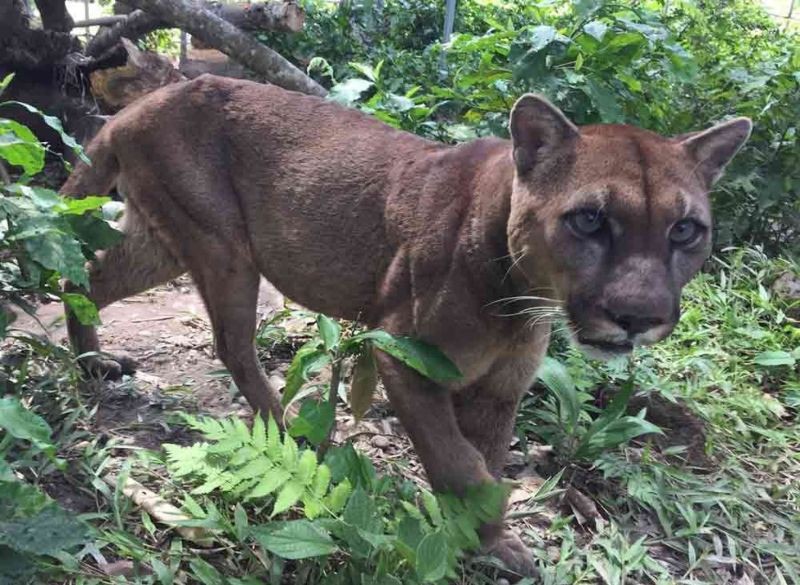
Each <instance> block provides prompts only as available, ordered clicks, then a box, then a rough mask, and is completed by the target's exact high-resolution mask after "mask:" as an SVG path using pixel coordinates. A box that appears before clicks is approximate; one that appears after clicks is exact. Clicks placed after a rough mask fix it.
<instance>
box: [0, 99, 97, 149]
mask: <svg viewBox="0 0 800 585" xmlns="http://www.w3.org/2000/svg"><path fill="white" fill-rule="evenodd" d="M5 103H6V104H15V105H17V106H20V107H21V108H25V109H26V110H28V111H29V112H31V113H32V114H38V115H39V116H40V117H41V118H42V120H44V123H45V124H47V125H48V126H50V128H52V129H53V130H55V131H56V132H58V135H59V136H60V137H61V141H62V142H63V143H64V145H65V146H67V147H69V148H71V149H72V151H73V152H74V153H75V154H76V155H77V156H78V158H80V159H81V160H82V161H83V162H85V163H87V164H91V161H90V160H89V158H88V157H87V156H86V154H85V153H84V152H83V147H82V146H81V145H80V144H78V142H77V141H76V140H75V139H74V138H73V137H72V136H70V135H69V134H67V133H66V132H65V131H64V127H63V126H62V125H61V120H59V119H58V118H56V117H55V116H48V115H47V114H45V113H44V112H42V111H41V110H39V109H37V108H34V107H33V106H32V105H30V104H26V103H23V102H17V101H8V102H5Z"/></svg>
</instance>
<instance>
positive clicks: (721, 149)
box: [680, 118, 753, 188]
mask: <svg viewBox="0 0 800 585" xmlns="http://www.w3.org/2000/svg"><path fill="white" fill-rule="evenodd" d="M752 129H753V123H752V122H751V121H750V119H749V118H734V119H733V120H728V121H727V122H722V123H721V124H717V125H716V126H712V127H711V128H709V129H708V130H704V131H702V132H696V133H694V134H689V135H688V136H686V137H680V143H681V144H682V145H683V147H684V148H685V149H686V150H687V151H688V152H689V154H690V155H691V156H692V158H694V160H695V161H696V163H697V166H696V170H697V172H698V173H699V174H700V176H701V177H702V178H703V181H704V182H705V184H706V187H708V188H710V187H711V186H712V185H713V184H714V183H715V182H716V181H717V179H719V178H720V177H721V176H722V171H723V170H724V169H725V165H727V164H728V163H729V162H730V161H731V159H732V158H733V157H734V155H735V154H736V153H737V152H738V150H739V149H740V148H741V147H742V146H743V145H744V143H745V142H747V139H748V138H749V137H750V132H751V130H752Z"/></svg>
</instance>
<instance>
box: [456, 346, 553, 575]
mask: <svg viewBox="0 0 800 585" xmlns="http://www.w3.org/2000/svg"><path fill="white" fill-rule="evenodd" d="M538 353H541V352H533V355H530V354H528V355H525V356H524V357H520V358H517V359H504V360H501V361H500V362H498V363H497V364H496V365H495V366H494V367H493V368H492V370H491V371H490V373H489V374H488V375H487V376H485V377H484V378H483V379H481V380H479V381H478V382H477V383H475V384H473V385H472V386H470V387H468V388H465V389H464V390H461V391H459V392H457V393H455V394H454V395H453V405H454V409H455V412H456V418H457V420H458V426H459V428H460V429H461V432H462V433H463V434H464V436H465V437H466V438H467V439H468V440H469V441H470V443H472V444H473V445H474V446H475V448H477V449H478V451H480V453H481V454H482V455H483V457H484V460H485V462H486V466H487V469H488V470H489V472H490V473H491V474H492V476H494V478H496V479H497V480H499V479H500V478H501V475H502V472H503V467H504V466H505V462H506V458H507V456H508V447H509V443H510V442H511V437H512V435H513V432H514V422H515V419H516V415H517V409H518V407H519V402H520V400H521V398H522V396H523V394H524V393H525V391H526V390H527V389H528V387H529V386H530V384H531V383H532V382H533V379H534V375H535V373H536V369H537V367H538V364H539V362H540V356H539V355H538ZM481 538H482V540H483V543H484V548H485V550H486V551H487V552H489V553H491V554H493V555H495V556H497V557H499V558H501V559H502V560H503V561H504V562H505V563H506V565H507V566H508V567H509V568H510V569H512V570H514V571H516V572H519V573H521V574H524V575H531V574H535V573H536V567H535V565H534V562H533V555H532V554H531V551H530V550H529V549H528V548H527V547H526V546H525V544H524V543H523V542H522V541H521V540H520V538H519V537H518V536H517V535H516V534H514V533H513V532H511V531H510V530H507V529H506V528H505V526H504V525H503V521H502V519H501V520H499V521H498V522H495V523H492V524H487V525H484V526H483V527H482V528H481Z"/></svg>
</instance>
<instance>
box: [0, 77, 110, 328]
mask: <svg viewBox="0 0 800 585" xmlns="http://www.w3.org/2000/svg"><path fill="white" fill-rule="evenodd" d="M10 79H11V77H10V76H9V77H8V78H6V81H5V82H4V85H7V84H8V83H9V82H10ZM8 103H14V104H16V105H19V106H22V107H25V108H26V109H28V110H29V111H31V112H33V113H36V114H39V115H41V116H42V119H43V120H44V121H45V122H46V123H47V124H48V126H50V127H51V128H53V129H54V130H56V131H58V132H59V133H60V135H61V137H62V140H63V141H64V143H65V144H66V145H68V146H70V147H72V148H73V149H74V150H75V152H76V154H78V155H79V156H80V157H82V158H83V159H85V158H86V157H85V155H84V154H83V151H82V149H81V147H80V146H79V145H78V144H77V143H76V142H75V141H74V140H73V139H72V138H71V137H69V136H68V135H67V134H65V133H64V130H63V128H62V127H61V122H60V121H59V120H58V119H57V118H55V117H53V116H47V115H45V114H43V113H41V112H39V111H38V110H36V109H35V108H33V107H31V106H28V105H26V104H22V103H20V102H3V103H2V104H0V105H3V104H8ZM45 152H46V146H45V145H44V144H42V143H40V142H39V141H38V140H37V139H36V137H35V136H34V135H33V133H32V132H31V131H30V130H29V129H28V128H27V127H25V126H23V125H22V124H19V123H18V122H15V121H13V120H7V119H4V118H0V159H3V160H5V161H6V162H7V163H8V164H10V165H12V166H14V167H19V168H20V169H21V170H22V176H21V177H20V178H19V179H18V181H17V182H14V183H10V184H3V185H0V236H2V239H0V297H1V298H2V299H3V301H4V302H10V303H12V304H15V305H17V306H19V307H20V308H22V310H24V311H25V312H27V313H29V314H33V313H34V307H33V305H31V304H30V302H29V301H28V300H27V297H29V296H30V295H31V294H46V295H54V296H58V297H60V298H61V299H62V300H63V301H64V302H66V303H67V304H69V305H70V307H72V309H73V310H74V311H75V313H76V315H77V316H78V317H79V318H80V319H81V321H83V322H86V323H94V322H97V319H98V317H97V311H96V310H95V308H94V306H93V305H92V304H91V303H90V302H89V301H88V300H87V299H86V298H85V297H84V296H83V295H80V294H78V293H62V292H61V289H60V286H59V278H60V277H66V278H68V279H70V280H72V281H73V282H75V283H76V284H81V285H87V284H88V281H87V277H86V272H85V270H84V264H85V263H86V260H87V258H91V254H92V252H93V251H94V250H97V249H99V248H104V247H108V246H109V245H111V244H113V243H114V242H116V241H117V238H118V233H117V232H116V231H115V230H113V229H112V228H111V227H110V226H109V225H108V224H107V223H106V222H105V220H104V219H103V217H102V214H101V213H100V209H101V207H102V206H103V204H104V203H106V202H108V201H109V199H108V198H104V197H87V198H84V199H70V198H65V197H62V196H60V195H59V194H58V193H55V192H54V191H52V190H50V189H46V188H44V187H37V186H34V185H32V184H30V183H31V180H32V178H33V177H34V176H35V175H36V174H37V173H39V172H40V171H41V170H42V169H43V168H44V163H45ZM9 315H10V313H8V312H7V311H4V312H3V313H2V319H0V336H2V337H5V335H6V329H7V326H8V321H7V320H8V318H9Z"/></svg>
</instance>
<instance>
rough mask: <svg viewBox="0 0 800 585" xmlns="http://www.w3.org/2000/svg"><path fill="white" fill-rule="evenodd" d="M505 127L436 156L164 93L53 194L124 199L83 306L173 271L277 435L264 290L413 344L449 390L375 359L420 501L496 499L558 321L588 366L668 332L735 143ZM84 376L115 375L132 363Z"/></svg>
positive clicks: (367, 121)
mask: <svg viewBox="0 0 800 585" xmlns="http://www.w3.org/2000/svg"><path fill="white" fill-rule="evenodd" d="M509 127H510V133H511V140H501V139H498V138H483V139H479V140H475V141H474V142H470V143H467V144H461V145H458V146H449V145H444V144H439V143H436V142H432V141H429V140H426V139H423V138H420V137H418V136H415V135H412V134H408V133H405V132H401V131H398V130H395V129H393V128H390V127H389V126H386V125H384V124H383V123H381V122H379V121H378V120H376V119H373V118H371V117H368V116H366V115H364V114H362V113H360V112H358V111H356V110H352V109H347V108H344V107H341V106H339V105H337V104H334V103H331V102H329V101H325V100H323V99H320V98H316V97H310V96H306V95H301V94H299V93H294V92H289V91H285V90H282V89H280V88H278V87H275V86H270V85H261V84H257V83H253V82H249V81H240V80H231V79H226V78H218V77H213V76H202V77H200V78H198V79H196V80H193V81H189V82H183V83H177V84H175V85H171V86H168V87H166V88H163V89H161V90H158V91H156V92H155V93H152V94H150V95H148V96H146V97H145V98H143V99H142V100H140V101H137V102H136V103H134V104H132V105H131V106H129V107H127V108H126V109H124V110H123V111H121V112H120V113H119V114H117V115H116V116H114V117H113V118H112V119H111V120H110V121H109V122H108V124H107V125H106V126H105V127H104V128H103V129H102V130H101V131H100V132H99V134H98V135H97V137H96V138H95V139H94V140H93V141H92V143H91V144H90V146H89V147H88V155H89V157H90V158H91V160H92V165H91V166H88V165H83V164H81V165H79V166H78V167H77V169H76V170H75V172H74V173H73V174H72V176H71V177H70V178H69V180H68V181H67V183H66V184H65V185H64V187H63V189H62V192H63V193H64V194H68V195H71V196H83V195H86V194H96V193H106V192H108V191H109V189H111V188H112V186H114V185H117V186H118V187H119V189H120V190H121V191H122V192H123V193H124V194H125V196H126V197H127V211H126V217H125V227H124V232H125V238H124V239H123V241H122V242H121V243H119V244H118V245H116V246H115V247H113V248H111V249H109V250H108V251H106V252H105V253H103V254H102V255H101V256H100V257H99V258H98V259H97V260H96V261H95V262H93V263H92V265H91V267H90V282H91V287H90V289H89V290H88V294H89V296H90V298H91V299H92V300H93V301H94V302H95V303H96V304H97V306H98V307H100V308H102V307H104V306H106V305H108V304H109V303H112V302H114V301H116V300H119V299H122V298H123V297H127V296H129V295H133V294H136V293H139V292H141V291H144V290H145V289H148V288H150V287H153V286H155V285H157V284H159V283H162V282H164V281H166V280H168V279H171V278H174V277H176V276H178V275H180V274H182V273H184V272H186V271H188V272H189V273H190V274H191V276H192V277H193V279H194V281H195V282H196V284H197V287H198V288H199V290H200V292H201V294H202V297H203V299H204V301H205V304H206V307H207V309H208V313H209V315H210V318H211V321H212V324H213V329H214V336H215V343H216V347H217V350H218V353H219V357H220V358H221V359H222V361H223V362H224V363H225V365H226V366H227V368H228V369H229V370H230V372H231V374H232V376H233V379H234V380H235V382H236V385H237V386H238V388H239V389H240V390H241V392H242V393H243V394H244V396H245V397H246V398H247V400H248V401H249V403H250V404H251V406H252V407H253V409H255V410H257V411H260V412H262V413H272V414H273V415H275V416H276V417H279V418H280V416H281V414H282V412H281V406H280V398H279V395H278V392H277V391H276V390H275V389H274V388H273V387H271V386H270V384H269V382H268V381H267V379H266V377H265V375H264V373H263V372H262V370H261V368H260V367H259V363H258V361H257V359H256V351H255V348H254V344H253V337H254V331H255V327H256V301H257V292H258V283H259V278H260V276H261V275H263V276H265V277H266V278H267V279H268V280H269V281H270V282H271V283H273V284H274V285H275V286H276V287H278V289H280V290H281V291H282V292H283V293H284V294H285V295H286V296H288V297H289V298H291V299H292V300H294V301H296V302H298V303H300V304H302V305H304V306H306V307H308V308H309V309H312V310H314V311H319V312H322V313H326V314H328V315H332V316H335V317H339V318H342V319H353V320H355V319H358V320H360V321H362V322H364V323H366V324H367V325H369V326H370V327H381V328H383V329H385V330H387V331H389V332H392V333H398V334H408V335H412V336H414V337H417V338H420V339H423V340H426V341H428V342H430V343H432V344H434V345H436V346H438V347H439V348H440V349H442V350H443V351H444V352H445V353H446V354H447V355H448V356H449V357H450V358H451V360H453V361H454V362H455V364H456V365H457V366H458V367H459V369H460V371H461V373H462V377H461V379H460V380H458V381H457V382H455V383H448V384H447V385H445V386H443V385H439V384H437V383H435V382H433V381H431V380H429V379H426V378H423V377H422V376H420V375H418V374H416V373H415V372H413V371H411V370H409V369H408V368H406V367H404V366H403V365H402V364H400V363H399V362H398V361H395V360H394V359H392V358H391V357H389V356H387V355H380V356H378V361H379V369H380V374H381V376H382V379H383V381H384V383H385V385H386V389H387V392H388V395H389V398H390V400H391V403H392V406H393V408H394V410H395V411H396V413H397V415H398V416H399V417H400V420H401V421H402V423H403V425H404V427H405V429H406V430H407V431H408V434H409V435H410V437H411V439H412V441H413V443H414V445H415V448H416V450H417V453H418V454H419V456H420V458H421V460H422V462H423V464H424V466H425V470H426V472H427V475H428V478H429V480H430V483H431V485H432V486H433V488H434V489H436V490H441V491H454V492H456V493H459V492H463V490H464V489H465V487H466V486H468V485H471V484H476V483H480V482H485V481H493V480H496V479H497V478H499V476H500V474H501V471H502V469H503V464H504V460H505V457H506V452H507V447H508V444H509V440H510V439H511V436H512V430H513V424H514V416H515V413H516V410H517V405H518V403H519V401H520V398H521V396H522V395H523V393H524V392H525V391H526V390H527V389H528V388H529V386H530V384H531V383H532V381H533V380H534V376H535V373H536V369H537V366H538V365H539V362H540V361H541V359H542V357H543V356H544V354H545V350H546V348H547V344H548V338H549V334H550V327H551V321H552V318H553V316H554V315H555V314H559V315H563V318H564V319H565V321H566V323H567V324H568V327H569V329H570V331H571V333H572V336H573V337H574V339H575V341H576V342H577V343H578V344H580V345H581V346H582V347H584V348H586V349H587V350H589V351H590V352H594V353H597V354H600V355H609V354H618V353H624V352H628V351H630V350H631V349H632V348H633V347H634V346H637V345H640V344H649V343H653V342H656V341H658V340H660V339H662V338H663V337H665V336H666V335H668V334H669V333H670V331H671V330H672V328H673V327H674V326H675V323H676V321H677V320H678V314H679V309H678V304H679V296H680V291H681V288H682V287H683V285H684V284H686V282H687V281H688V280H689V279H690V278H691V277H692V276H693V275H694V274H695V273H696V272H697V271H698V270H699V269H700V267H701V265H702V264H703V262H704V260H705V259H706V258H707V256H708V254H709V250H710V237H711V213H710V210H709V201H708V198H707V192H708V190H709V188H710V187H711V185H712V184H713V183H714V181H715V180H716V179H717V178H718V177H719V175H720V173H721V172H722V170H723V168H724V167H725V165H726V164H727V163H728V161H729V160H730V159H731V157H733V155H734V154H735V153H736V152H737V150H738V149H739V148H740V147H741V146H742V144H743V143H744V142H745V140H746V139H747V138H748V136H749V133H750V130H751V122H750V120H748V119H746V118H737V119H733V120H730V121H728V122H725V123H722V124H719V125H717V126H714V127H712V128H710V129H708V130H705V131H703V132H699V133H695V134H691V135H686V136H682V137H678V138H664V137H661V136H658V135H656V134H653V133H651V132H648V131H645V130H642V129H638V128H635V127H630V126H622V125H613V126H612V125H599V126H589V127H584V128H578V127H576V126H575V125H573V124H572V123H571V122H570V121H569V120H568V119H567V118H566V117H565V116H564V115H563V114H562V113H561V112H560V111H559V110H558V109H556V108H555V107H554V106H552V105H551V104H550V103H549V102H548V101H546V100H545V99H543V98H541V97H538V96H535V95H525V96H523V97H522V98H520V99H519V101H517V103H516V105H515V106H514V108H513V110H512V112H511V115H510V123H509ZM71 288H73V289H74V288H75V287H71ZM68 330H69V334H70V338H71V340H72V343H73V344H74V347H75V349H76V351H77V352H79V353H85V352H97V351H98V350H99V349H100V348H99V345H98V340H97V335H96V333H95V330H94V329H93V328H92V327H88V326H84V325H81V324H80V323H79V322H78V321H77V319H76V318H75V316H74V315H71V314H70V315H68ZM87 359H88V363H87V367H89V368H90V369H94V370H95V371H98V372H102V373H104V374H106V375H110V376H114V375H117V376H118V375H119V374H120V372H121V371H122V370H123V369H125V368H127V367H129V365H130V364H127V363H124V362H123V363H120V362H119V361H115V360H112V359H107V358H104V357H103V358H101V357H97V356H95V357H91V358H87ZM481 536H482V539H483V544H484V547H485V550H486V551H488V552H490V553H492V554H494V555H495V556H497V557H499V558H500V559H501V560H503V561H504V562H505V563H506V565H507V566H508V567H509V568H510V569H512V570H514V571H516V572H518V573H520V574H523V575H529V574H533V573H534V572H535V565H534V562H533V557H532V555H531V554H530V553H529V551H528V550H527V549H526V548H525V546H524V545H523V544H522V542H521V541H520V539H519V538H518V537H517V536H516V535H514V534H513V533H512V532H510V531H508V530H506V529H504V527H503V525H502V523H501V522H498V523H496V524H491V525H486V526H484V527H482V530H481Z"/></svg>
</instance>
